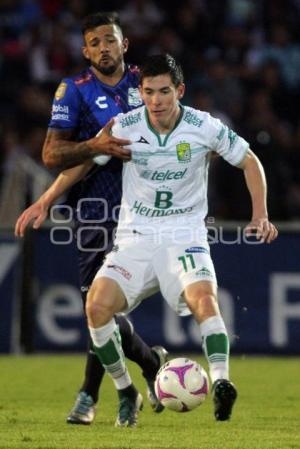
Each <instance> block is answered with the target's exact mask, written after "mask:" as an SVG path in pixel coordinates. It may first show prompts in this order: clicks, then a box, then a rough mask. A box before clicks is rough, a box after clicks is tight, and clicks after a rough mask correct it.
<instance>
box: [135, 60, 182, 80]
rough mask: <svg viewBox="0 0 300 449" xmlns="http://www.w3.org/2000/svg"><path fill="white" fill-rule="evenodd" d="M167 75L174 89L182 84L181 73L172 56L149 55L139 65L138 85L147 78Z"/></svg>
mask: <svg viewBox="0 0 300 449" xmlns="http://www.w3.org/2000/svg"><path fill="white" fill-rule="evenodd" d="M166 73H168V74H169V75H170V77H171V80H172V82H173V84H174V86H175V87H178V86H179V84H181V83H183V81H184V79H183V72H182V68H181V66H180V65H179V64H178V63H177V62H176V60H175V59H174V58H173V56H171V55H169V54H168V53H166V54H162V55H151V56H149V57H148V58H146V60H145V61H144V63H143V64H142V65H141V69H140V84H142V83H143V79H144V78H146V77H148V76H158V75H165V74H166Z"/></svg>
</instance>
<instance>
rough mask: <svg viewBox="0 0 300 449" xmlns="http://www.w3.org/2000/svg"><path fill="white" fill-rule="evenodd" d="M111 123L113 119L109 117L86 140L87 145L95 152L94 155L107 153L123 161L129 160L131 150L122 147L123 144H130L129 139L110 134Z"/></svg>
mask: <svg viewBox="0 0 300 449" xmlns="http://www.w3.org/2000/svg"><path fill="white" fill-rule="evenodd" d="M113 124H114V119H111V120H110V121H109V122H108V123H107V124H106V125H105V126H104V128H102V130H101V132H100V133H99V134H97V136H96V137H94V138H93V139H90V140H89V141H88V145H89V146H90V147H91V148H92V149H93V151H94V152H95V156H97V155H99V154H108V155H110V156H115V157H118V158H119V159H122V160H123V161H129V160H130V159H131V151H130V150H129V149H128V148H124V146H126V145H130V144H131V141H130V140H127V139H119V138H117V137H114V136H112V135H111V128H112V126H113Z"/></svg>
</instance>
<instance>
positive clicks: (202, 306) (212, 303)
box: [188, 293, 219, 322]
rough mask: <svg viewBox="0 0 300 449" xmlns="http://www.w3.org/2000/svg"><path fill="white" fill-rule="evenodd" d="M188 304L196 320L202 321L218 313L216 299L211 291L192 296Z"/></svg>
mask: <svg viewBox="0 0 300 449" xmlns="http://www.w3.org/2000/svg"><path fill="white" fill-rule="evenodd" d="M188 305H189V307H190V309H191V312H192V313H193V315H194V316H195V318H196V320H197V321H198V322H202V321H204V320H206V319H207V318H209V317H211V316H214V315H217V314H218V313H219V308H218V304H217V299H216V297H215V295H214V294H211V293H204V294H201V295H198V296H196V297H194V298H193V299H192V300H191V301H190V302H189V303H188Z"/></svg>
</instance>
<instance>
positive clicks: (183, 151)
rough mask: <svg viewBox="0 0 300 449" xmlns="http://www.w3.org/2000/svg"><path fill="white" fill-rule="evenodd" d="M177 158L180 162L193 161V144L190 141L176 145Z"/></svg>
mask: <svg viewBox="0 0 300 449" xmlns="http://www.w3.org/2000/svg"><path fill="white" fill-rule="evenodd" d="M176 152H177V159H178V161H179V162H191V155H192V152H191V146H190V144H189V143H179V144H178V145H176Z"/></svg>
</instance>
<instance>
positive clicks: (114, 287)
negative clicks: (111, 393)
mask: <svg viewBox="0 0 300 449" xmlns="http://www.w3.org/2000/svg"><path fill="white" fill-rule="evenodd" d="M126 306H127V302H126V298H125V295H124V293H123V291H122V290H121V288H120V287H119V285H118V284H117V282H116V281H114V280H113V279H109V278H106V277H99V278H96V279H95V280H94V282H93V284H92V286H91V288H90V290H89V293H88V297H87V303H86V315H87V319H88V326H89V331H90V335H91V338H92V340H93V345H94V351H95V353H96V354H97V356H98V358H99V360H100V361H101V363H102V365H103V367H104V368H105V370H106V372H107V373H108V374H109V375H110V376H111V378H112V380H113V382H114V385H115V387H116V389H117V391H118V395H119V400H120V406H119V414H118V418H117V421H116V425H117V426H122V427H123V426H128V427H134V426H135V425H136V423H137V415H138V412H139V410H140V409H141V407H142V396H141V395H140V394H139V393H138V391H137V390H136V388H135V387H134V385H133V383H132V380H131V377H130V374H129V372H128V369H127V366H126V362H125V356H124V352H123V349H122V343H121V335H120V332H119V328H118V326H117V324H116V321H115V319H114V314H115V313H118V312H121V311H122V310H124V309H125V308H126Z"/></svg>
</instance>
